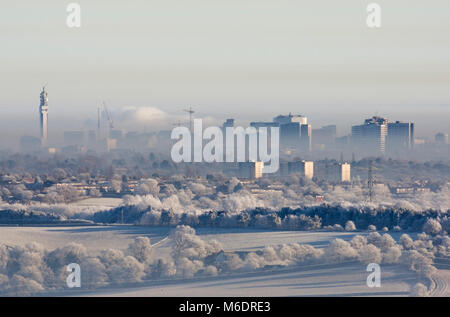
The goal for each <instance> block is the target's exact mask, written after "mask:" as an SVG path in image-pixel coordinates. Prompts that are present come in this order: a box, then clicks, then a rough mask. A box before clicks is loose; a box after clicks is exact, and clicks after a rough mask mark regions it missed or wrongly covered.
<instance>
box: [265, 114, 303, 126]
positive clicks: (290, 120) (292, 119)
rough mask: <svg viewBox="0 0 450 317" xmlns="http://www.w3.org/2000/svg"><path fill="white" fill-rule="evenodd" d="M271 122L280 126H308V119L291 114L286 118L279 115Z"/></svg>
mask: <svg viewBox="0 0 450 317" xmlns="http://www.w3.org/2000/svg"><path fill="white" fill-rule="evenodd" d="M273 122H276V123H278V124H280V125H281V124H286V123H293V122H297V123H299V124H308V118H307V117H304V116H302V115H293V114H288V115H287V116H284V115H279V116H276V117H275V118H273Z"/></svg>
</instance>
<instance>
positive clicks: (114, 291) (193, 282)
mask: <svg viewBox="0 0 450 317" xmlns="http://www.w3.org/2000/svg"><path fill="white" fill-rule="evenodd" d="M171 230H172V228H164V227H163V228H154V227H140V226H130V225H123V226H122V225H115V226H72V227H68V226H52V227H50V226H40V227H0V242H1V243H3V244H7V245H10V246H24V245H26V244H27V243H30V242H38V243H40V244H42V245H43V246H45V247H46V248H49V249H54V248H57V247H62V246H64V245H67V244H68V243H71V242H76V243H80V244H83V245H84V246H85V247H86V248H87V250H90V251H92V252H94V253H97V252H98V251H100V250H102V249H109V248H111V249H123V250H124V249H126V248H127V246H128V244H129V243H131V242H132V241H133V240H134V239H135V238H136V237H138V236H146V237H148V238H150V240H151V243H152V244H153V245H154V252H155V255H156V256H164V255H165V254H167V253H168V252H170V248H169V245H168V243H167V242H168V240H167V239H166V238H167V236H168V235H169V233H170V231H171ZM196 231H197V235H198V236H200V237H201V238H202V239H203V240H205V241H210V240H213V239H215V240H217V241H219V242H220V243H221V244H222V245H223V248H224V250H225V251H226V252H230V251H256V250H262V249H263V248H264V247H265V246H268V245H280V244H284V243H286V244H289V243H303V244H309V245H313V246H314V247H316V248H322V247H325V246H326V245H327V244H328V243H329V241H331V240H332V239H335V238H340V239H344V240H350V239H351V238H352V237H354V236H355V235H356V234H360V235H366V234H367V233H365V232H358V233H354V232H327V231H316V232H305V231H267V230H252V229H211V228H199V229H197V230H196ZM400 234H401V233H391V235H392V236H393V238H394V239H395V240H398V239H399V237H400ZM368 274H369V273H368V272H366V266H365V265H363V264H361V263H356V262H350V263H343V264H339V265H330V264H323V265H317V264H316V265H309V266H289V267H284V268H269V269H265V270H262V271H255V272H245V273H243V272H241V273H235V274H229V275H225V276H218V277H199V278H195V279H187V280H186V279H182V280H180V279H175V280H173V279H172V280H158V281H152V282H144V283H141V284H139V285H127V286H124V287H121V288H114V287H108V288H104V289H97V290H95V291H94V290H93V291H87V290H70V289H69V290H66V291H62V292H61V293H58V295H63V296H71V295H75V296H78V295H83V296H84V295H88V296H98V295H102V296H407V295H408V293H409V290H410V287H411V285H412V284H414V283H415V282H416V275H415V273H413V272H411V271H408V270H406V269H405V268H401V267H400V266H398V265H384V266H383V267H382V286H381V287H380V288H369V287H367V285H366V279H367V276H368ZM448 276H450V275H449V271H448V270H440V271H439V275H437V278H436V280H435V284H436V285H435V288H436V295H439V296H449V295H450V294H449V293H448V290H447V285H448V282H449V281H448ZM52 295H54V294H52Z"/></svg>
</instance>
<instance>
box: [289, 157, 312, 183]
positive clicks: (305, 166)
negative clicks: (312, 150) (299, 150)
mask: <svg viewBox="0 0 450 317" xmlns="http://www.w3.org/2000/svg"><path fill="white" fill-rule="evenodd" d="M288 173H289V174H292V173H300V174H301V175H302V176H303V177H304V178H305V179H312V178H313V177H314V162H313V161H295V162H288Z"/></svg>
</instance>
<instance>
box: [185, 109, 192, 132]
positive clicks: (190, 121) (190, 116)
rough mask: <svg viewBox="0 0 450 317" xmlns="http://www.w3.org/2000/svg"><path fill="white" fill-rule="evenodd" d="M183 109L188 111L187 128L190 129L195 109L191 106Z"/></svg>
mask: <svg viewBox="0 0 450 317" xmlns="http://www.w3.org/2000/svg"><path fill="white" fill-rule="evenodd" d="M183 111H184V112H187V113H189V130H190V131H192V115H193V114H194V112H195V111H194V110H192V107H189V109H184V110H183Z"/></svg>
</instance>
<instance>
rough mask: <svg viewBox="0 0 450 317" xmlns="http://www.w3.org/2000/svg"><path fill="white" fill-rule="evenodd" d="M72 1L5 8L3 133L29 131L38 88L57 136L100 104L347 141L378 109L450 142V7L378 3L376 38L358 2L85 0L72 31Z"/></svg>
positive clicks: (5, 2)
mask: <svg viewBox="0 0 450 317" xmlns="http://www.w3.org/2000/svg"><path fill="white" fill-rule="evenodd" d="M70 2H71V1H60V0H53V1H49V0H40V1H32V0H28V1H23V0H1V10H0V43H1V44H0V87H1V90H0V91H1V94H0V132H2V133H4V131H5V130H6V129H8V130H9V131H10V133H22V131H25V130H29V129H30V127H32V128H33V129H35V130H36V131H37V128H38V120H37V118H38V117H37V111H38V110H37V109H38V102H39V92H40V89H41V86H42V85H43V84H44V83H45V82H48V83H49V84H48V91H49V100H50V109H49V116H50V117H49V119H50V127H53V129H67V128H71V129H76V128H81V127H82V123H83V122H84V121H86V120H87V119H89V118H91V119H92V120H94V121H95V116H96V109H97V106H98V104H99V103H100V102H101V100H106V101H107V102H108V103H109V105H110V107H111V108H121V107H127V106H136V107H142V106H151V107H156V108H159V109H161V110H162V111H164V112H167V113H169V114H176V115H179V114H181V109H183V108H185V107H186V105H193V106H194V108H195V109H196V110H197V113H198V115H199V116H209V117H214V118H217V119H218V120H220V121H222V119H224V118H226V117H234V118H237V119H238V123H239V122H242V124H244V123H247V122H248V121H250V120H264V119H267V120H270V119H271V118H272V117H274V116H275V115H277V114H279V113H288V112H293V113H301V114H304V115H306V116H308V117H309V120H310V122H311V123H312V124H313V125H314V127H319V126H320V125H323V124H329V123H337V124H338V126H339V128H340V131H341V133H345V132H348V131H349V130H350V125H351V124H356V123H360V122H362V120H363V119H364V118H366V117H368V116H371V115H373V114H375V113H378V114H380V115H384V116H386V117H388V118H389V119H391V120H404V121H409V120H411V121H414V122H415V123H416V128H417V132H418V134H420V133H422V134H424V135H431V134H433V133H436V132H438V131H439V130H442V131H445V132H450V131H449V124H448V121H449V119H450V89H449V88H450V2H449V1H448V0H433V1H423V0H395V1H392V0H391V1H387V0H383V1H377V3H379V4H380V5H381V6H382V10H383V11H382V28H381V29H369V28H367V26H366V24H365V20H366V16H367V13H366V6H367V4H368V3H370V2H371V1H362V0H345V1H333V0H327V1H323V0H314V1H313V0H311V1H301V0H276V1H274V0H227V1H225V0H221V1H219V0H158V1H149V0H147V1H137V0H134V1H133V0H130V1H111V0H110V1H100V0H95V1H94V0H89V1H88V0H80V1H78V3H79V4H80V5H81V8H82V27H81V28H80V29H69V28H68V27H67V26H66V24H65V21H66V16H67V13H66V6H67V4H68V3H70ZM6 117H7V118H6ZM239 119H240V120H239ZM56 121H58V122H56ZM50 132H51V131H50Z"/></svg>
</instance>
